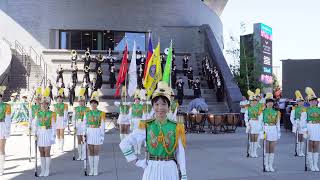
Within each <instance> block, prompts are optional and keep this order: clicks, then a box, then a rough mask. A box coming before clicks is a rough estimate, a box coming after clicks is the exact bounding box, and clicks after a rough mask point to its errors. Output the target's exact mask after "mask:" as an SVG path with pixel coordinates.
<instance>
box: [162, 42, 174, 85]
mask: <svg viewBox="0 0 320 180" xmlns="http://www.w3.org/2000/svg"><path fill="white" fill-rule="evenodd" d="M171 65H172V40H171V42H170V48H169V52H168V54H167V60H166V66H165V67H164V71H163V76H162V81H164V82H166V83H168V86H171V84H170V80H171V79H170V74H171Z"/></svg>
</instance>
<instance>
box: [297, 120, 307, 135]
mask: <svg viewBox="0 0 320 180" xmlns="http://www.w3.org/2000/svg"><path fill="white" fill-rule="evenodd" d="M298 124H299V126H298V134H304V133H305V132H306V131H307V129H306V128H305V127H303V126H304V125H303V122H302V121H298Z"/></svg>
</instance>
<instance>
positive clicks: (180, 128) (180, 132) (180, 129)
mask: <svg viewBox="0 0 320 180" xmlns="http://www.w3.org/2000/svg"><path fill="white" fill-rule="evenodd" d="M179 138H181V142H182V145H183V147H184V148H186V146H187V141H186V132H185V129H184V124H182V123H178V124H177V126H176V142H178V141H179Z"/></svg>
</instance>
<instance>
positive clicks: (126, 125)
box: [114, 86, 130, 140]
mask: <svg viewBox="0 0 320 180" xmlns="http://www.w3.org/2000/svg"><path fill="white" fill-rule="evenodd" d="M125 98H126V87H125V86H122V92H121V102H114V105H116V106H118V107H119V117H118V124H119V125H120V140H123V139H124V138H125V137H126V136H128V134H129V129H130V120H129V109H130V103H129V102H126V100H125Z"/></svg>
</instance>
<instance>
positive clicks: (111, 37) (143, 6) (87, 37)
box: [0, 0, 241, 111]
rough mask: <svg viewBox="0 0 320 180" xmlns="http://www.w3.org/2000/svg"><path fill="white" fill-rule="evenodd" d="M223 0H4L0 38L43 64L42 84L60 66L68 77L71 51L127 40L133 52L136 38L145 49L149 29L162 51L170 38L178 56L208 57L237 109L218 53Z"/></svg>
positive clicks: (100, 49)
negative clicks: (186, 54)
mask: <svg viewBox="0 0 320 180" xmlns="http://www.w3.org/2000/svg"><path fill="white" fill-rule="evenodd" d="M226 4H227V0H204V1H200V0H175V1H169V0H162V1H156V0H131V1H123V0H120V1H119V0H108V1H106V0H90V1H88V0H56V1H50V0H41V1H37V0H28V1H24V0H3V1H0V36H1V37H2V39H4V40H5V41H6V42H8V43H9V44H10V45H11V47H12V48H18V49H17V50H16V51H19V52H20V53H22V54H26V55H27V56H28V57H30V59H31V60H32V61H33V63H35V64H37V65H40V64H41V68H42V70H43V73H44V76H43V77H44V78H42V79H43V83H44V84H46V83H47V81H48V80H52V81H53V80H54V76H55V75H56V73H55V69H56V67H57V65H58V64H62V66H63V67H64V68H65V69H66V76H67V77H68V78H69V77H70V67H68V66H67V65H68V60H70V50H71V49H76V50H84V49H85V48H87V47H90V48H91V49H92V50H93V52H96V53H105V52H106V50H107V49H108V48H111V49H112V50H114V51H115V52H122V50H123V49H124V44H125V42H128V45H129V50H132V44H133V40H135V41H136V43H137V46H138V48H139V49H140V50H141V51H145V50H146V47H147V38H148V34H149V33H150V34H151V36H152V39H153V44H154V46H155V44H156V43H157V41H158V40H160V42H161V49H162V51H163V50H164V49H165V48H166V47H168V46H169V42H170V41H171V40H173V43H174V48H175V52H177V56H179V54H180V56H182V54H184V53H188V54H190V55H191V57H192V59H193V61H194V62H195V63H196V64H197V66H199V64H201V62H199V61H201V60H202V58H203V57H204V56H206V55H207V56H209V57H210V58H211V59H212V63H213V64H214V65H215V66H216V67H217V68H218V69H219V71H220V73H221V76H222V77H223V83H224V84H223V85H224V91H225V96H226V98H225V99H226V103H227V104H228V111H237V109H238V108H237V103H238V101H239V100H240V99H241V94H240V91H239V88H238V87H237V85H236V84H235V83H234V82H233V77H232V74H231V72H230V70H229V68H228V65H227V63H226V61H225V58H224V57H223V54H222V49H223V47H224V45H223V25H222V22H221V20H220V14H221V13H222V11H223V9H224V7H225V5H226ZM78 52H82V51H78ZM68 68H69V70H68ZM31 71H32V70H31ZM199 71H200V70H199V69H196V70H195V72H196V73H197V72H199ZM68 73H69V74H68ZM31 74H32V73H31ZM106 76H107V75H106ZM106 78H107V77H106ZM80 79H81V78H80ZM106 93H107V92H106Z"/></svg>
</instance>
